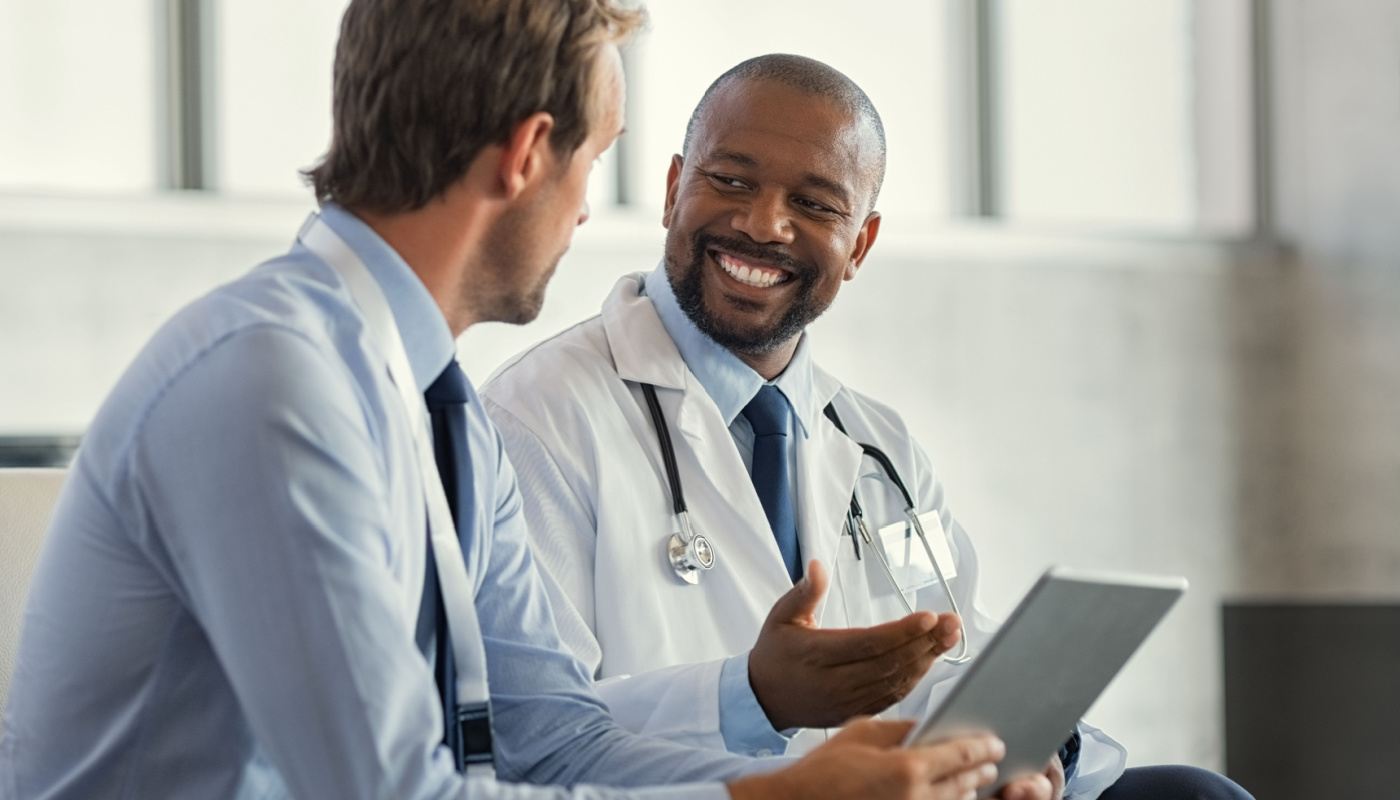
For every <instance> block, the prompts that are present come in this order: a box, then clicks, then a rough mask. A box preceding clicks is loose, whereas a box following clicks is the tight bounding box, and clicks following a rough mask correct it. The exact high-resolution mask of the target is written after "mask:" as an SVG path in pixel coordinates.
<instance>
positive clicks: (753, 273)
mask: <svg viewBox="0 0 1400 800" xmlns="http://www.w3.org/2000/svg"><path fill="white" fill-rule="evenodd" d="M719 265H720V266H721V267H723V268H724V271H725V272H726V273H727V274H728V275H729V276H730V277H731V278H733V279H734V280H736V281H738V282H740V283H742V284H744V285H746V286H757V287H759V288H766V287H769V286H772V285H773V284H775V283H777V282H778V281H779V280H780V279H781V278H782V277H783V275H782V273H780V272H768V271H765V270H761V269H758V268H757V267H754V268H752V269H750V268H749V266H748V265H746V264H736V263H735V262H734V260H733V259H731V258H730V257H729V256H726V255H724V254H722V253H721V254H719Z"/></svg>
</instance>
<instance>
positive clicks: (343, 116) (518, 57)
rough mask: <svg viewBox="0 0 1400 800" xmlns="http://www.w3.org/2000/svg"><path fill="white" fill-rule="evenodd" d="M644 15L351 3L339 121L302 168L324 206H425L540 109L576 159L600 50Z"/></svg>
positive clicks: (339, 75)
mask: <svg viewBox="0 0 1400 800" xmlns="http://www.w3.org/2000/svg"><path fill="white" fill-rule="evenodd" d="M642 18H643V17H642V12H641V11H634V10H629V9H625V8H621V7H619V6H618V5H617V4H616V3H615V2H614V0H353V2H351V4H350V7H349V8H348V9H347V10H346V12H345V17H344V19H343V20H342V21H341V25H340V42H339V43H338V44H337V45H336V53H335V101H334V109H333V112H334V113H333V117H334V126H333V133H332V136H331V146H330V149H329V150H328V151H327V152H326V155H325V156H324V157H323V158H322V159H321V161H320V162H319V163H318V164H317V165H316V166H315V167H313V168H311V169H309V170H307V171H306V172H305V173H304V174H305V176H306V177H307V179H308V180H309V182H310V183H311V184H312V186H313V187H314V188H315V190H316V198H317V199H318V200H320V201H321V202H323V203H324V202H328V201H334V202H336V203H340V204H341V205H344V206H346V207H348V208H352V209H363V210H365V211H371V212H375V213H380V214H392V213H396V212H400V211H411V210H414V209H418V208H422V207H423V206H424V205H426V204H427V203H428V202H429V201H430V200H432V199H433V198H435V197H437V196H438V195H440V194H441V193H442V192H443V191H445V190H446V189H447V188H448V187H449V186H451V185H452V184H453V183H455V182H457V181H458V180H460V179H461V177H462V176H463V175H465V174H466V172H467V168H468V167H470V166H471V163H472V161H473V160H474V159H475V158H476V157H477V155H478V154H480V152H481V151H482V149H484V148H485V147H487V146H488V145H491V144H499V143H502V142H505V141H507V140H508V139H509V138H510V135H511V132H512V131H513V130H514V128H515V126H516V125H518V124H519V123H520V122H521V121H523V120H524V119H525V118H526V117H529V116H530V115H531V114H534V113H536V112H540V111H545V112H548V113H549V114H551V115H553V117H554V128H553V131H552V132H551V134H550V145H551V146H552V147H553V149H554V151H555V152H556V153H558V154H559V155H561V156H566V157H567V156H570V155H571V154H572V153H573V152H574V151H575V150H577V149H578V147H579V145H581V144H583V141H584V139H586V138H588V133H589V126H590V125H591V124H592V123H593V122H594V120H592V119H591V117H592V113H591V107H592V105H593V101H594V94H595V86H594V83H595V72H596V65H597V54H598V52H599V48H600V47H602V46H603V45H605V44H608V43H618V42H620V41H622V40H623V39H624V38H626V37H627V36H628V35H629V34H631V33H632V32H633V31H634V30H635V29H636V28H637V27H638V26H639V25H640V24H641V22H642Z"/></svg>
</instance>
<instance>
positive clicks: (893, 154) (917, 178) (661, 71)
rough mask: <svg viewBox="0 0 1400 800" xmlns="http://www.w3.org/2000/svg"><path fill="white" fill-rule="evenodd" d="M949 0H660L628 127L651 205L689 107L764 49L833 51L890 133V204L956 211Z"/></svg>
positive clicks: (894, 209)
mask: <svg viewBox="0 0 1400 800" xmlns="http://www.w3.org/2000/svg"><path fill="white" fill-rule="evenodd" d="M943 8H944V3H943V2H932V3H930V2H927V1H926V0H865V2H861V3H852V2H849V0H764V2H761V3H756V2H752V0H706V1H705V2H693V1H692V0H651V2H648V3H647V9H648V11H649V12H650V14H651V25H650V30H649V32H647V33H646V34H644V36H643V37H642V38H641V39H640V40H639V41H638V42H637V43H636V44H635V45H634V51H633V53H632V55H631V59H632V61H631V63H632V64H633V70H632V71H631V73H629V76H628V77H629V80H630V81H631V83H632V87H631V95H630V96H631V100H630V103H631V108H630V109H629V111H628V114H629V128H630V134H629V135H630V136H631V137H632V141H633V144H632V147H634V148H635V151H636V152H635V158H634V159H633V161H632V164H633V165H634V169H635V170H636V172H637V176H636V179H635V183H634V184H633V185H634V186H635V191H636V192H637V194H638V197H639V200H640V203H641V204H642V205H643V207H660V205H661V203H662V199H663V194H664V189H665V181H666V169H667V166H668V165H669V164H670V159H671V155H672V154H673V153H677V152H680V148H681V140H682V139H683V138H684V135H685V126H686V122H687V121H688V120H689V118H690V112H691V111H692V110H693V109H694V107H695V104H696V103H697V102H698V101H699V100H700V95H701V94H703V93H704V91H705V88H706V87H708V86H709V85H710V83H711V82H712V81H713V80H714V79H715V78H717V77H719V75H720V73H722V72H724V71H725V70H727V69H729V68H730V67H732V66H734V65H735V64H737V63H739V62H740V61H743V60H744V59H746V58H749V57H752V56H756V55H762V54H764V53H796V54H798V55H804V56H809V57H811V58H815V59H818V60H820V61H824V62H826V63H828V64H830V65H832V66H833V67H835V68H837V69H839V70H841V71H842V72H844V73H846V74H847V75H849V76H850V77H851V79H852V80H854V81H855V82H856V83H858V84H859V85H860V86H861V88H862V89H864V90H865V92H866V93H867V94H869V95H870V98H871V100H873V101H874V103H875V107H876V108H877V109H879V111H880V116H881V118H882V119H883V121H884V124H885V133H886V138H887V139H888V143H889V164H888V173H887V175H886V178H885V187H884V190H883V191H882V192H881V194H880V208H881V209H882V210H883V211H885V212H886V213H887V214H893V215H897V216H901V217H902V216H906V215H910V216H913V215H918V216H921V217H932V216H939V217H941V216H945V215H946V214H947V213H948V209H949V200H950V196H951V195H950V191H949V188H948V186H949V181H948V159H947V150H948V137H947V123H946V119H947V112H946V105H947V103H946V97H947V86H946V69H945V61H944V59H945V55H944V54H945V49H944V47H943V43H944V37H945V35H946V34H945V31H946V22H945V19H944V12H943Z"/></svg>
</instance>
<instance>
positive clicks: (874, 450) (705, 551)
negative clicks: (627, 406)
mask: <svg viewBox="0 0 1400 800" xmlns="http://www.w3.org/2000/svg"><path fill="white" fill-rule="evenodd" d="M641 386H642V394H643V395H644V396H645V397H646V401H647V409H648V410H649V411H650V412H651V422H652V425H653V426H655V428H656V438H657V440H658V441H659V442H660V444H661V463H662V466H663V467H664V468H665V470H666V481H667V483H669V484H670V487H671V505H672V509H673V510H674V512H675V514H676V518H677V520H679V528H680V529H679V530H678V531H677V532H676V533H673V534H671V538H670V539H669V540H668V541H667V543H666V556H667V558H668V559H669V560H670V562H671V569H672V570H673V571H674V572H675V573H676V577H678V578H680V579H681V580H683V581H685V582H686V583H689V584H692V585H694V584H697V583H699V582H700V574H701V572H702V571H704V570H709V569H713V568H714V566H715V548H714V545H712V544H710V540H709V539H707V538H705V536H704V535H703V534H700V533H696V532H695V529H694V528H693V527H692V526H691V524H690V514H689V512H688V511H687V509H686V505H685V495H684V493H683V492H682V491H681V477H680V471H679V470H678V469H677V468H676V450H675V447H674V446H673V445H672V444H671V433H670V430H669V429H668V428H667V425H666V415H665V414H664V413H662V411H661V403H660V402H658V401H657V399H656V387H655V386H652V385H651V384H649V383H643V384H641ZM823 413H825V414H826V418H827V419H829V420H831V422H832V424H833V425H835V426H836V429H837V430H839V431H841V433H843V434H845V435H846V436H847V437H848V438H851V439H852V441H855V440H854V438H853V437H851V435H850V434H849V433H847V431H846V426H845V425H844V424H842V422H841V416H840V415H839V414H837V413H836V406H834V405H832V404H831V403H827V406H826V408H825V409H824V411H823ZM856 444H857V445H860V449H861V451H862V452H864V454H865V455H867V456H869V457H870V458H872V459H874V461H875V463H877V464H879V465H880V470H881V472H879V473H875V476H876V477H878V478H881V479H883V480H884V481H885V482H887V483H889V484H891V485H892V486H894V487H895V488H896V489H898V490H899V494H900V496H901V498H902V499H903V500H904V516H905V517H906V518H907V519H908V520H909V523H910V525H912V526H913V529H914V533H915V534H917V535H918V537H919V542H920V543H921V544H922V545H923V547H924V552H925V553H926V554H927V555H928V560H929V563H930V564H932V565H933V571H934V574H935V575H937V576H938V583H939V585H941V586H942V587H943V594H944V596H945V597H947V598H948V605H949V606H951V607H952V610H953V613H954V614H957V615H958V619H959V620H961V619H962V611H961V610H960V609H959V608H958V601H957V598H955V597H954V596H953V590H952V588H951V587H950V586H949V585H948V581H947V580H946V579H945V578H944V577H943V567H942V566H940V565H939V563H938V559H937V558H936V557H935V556H934V554H933V548H932V547H931V546H930V545H929V542H928V536H927V535H926V534H925V533H924V526H923V523H922V522H920V521H919V514H918V511H917V509H916V508H915V505H914V496H913V495H912V494H911V493H910V492H909V488H908V487H907V486H905V485H904V480H903V479H902V478H901V477H900V476H899V470H897V469H895V466H894V462H893V461H891V460H890V457H889V456H888V455H886V454H885V451H883V450H881V449H880V448H878V447H876V446H875V445H873V444H865V443H864V442H856ZM845 529H846V531H845V532H846V534H849V535H850V537H851V546H852V547H853V548H855V554H856V560H860V559H861V546H860V543H861V541H862V540H864V542H865V545H866V549H868V550H869V551H870V552H872V553H874V554H875V558H876V560H877V561H879V562H880V567H881V569H882V570H883V571H884V573H885V578H886V579H887V580H888V581H889V582H890V586H892V587H893V588H894V593H895V595H896V596H897V597H899V602H900V603H901V604H903V606H904V610H905V612H906V613H909V614H912V613H914V607H913V606H912V605H911V604H910V603H909V598H907V597H905V596H904V590H903V589H901V588H900V586H899V580H898V579H897V578H895V576H894V570H893V569H891V568H890V562H889V559H887V558H886V557H885V553H884V551H883V550H882V549H881V548H880V547H878V546H877V545H876V544H875V539H874V537H872V536H871V535H870V528H869V527H867V526H866V524H865V513H864V511H863V510H862V508H861V505H860V500H859V499H858V498H857V497H856V492H855V491H852V492H851V504H850V506H849V507H848V508H847V509H846V522H845ZM961 633H962V636H961V637H960V638H959V650H958V655H956V656H948V655H945V656H944V661H946V662H948V663H949V664H965V663H967V662H968V661H971V660H972V656H971V654H969V653H968V646H967V630H966V627H965V626H963V630H962V631H961Z"/></svg>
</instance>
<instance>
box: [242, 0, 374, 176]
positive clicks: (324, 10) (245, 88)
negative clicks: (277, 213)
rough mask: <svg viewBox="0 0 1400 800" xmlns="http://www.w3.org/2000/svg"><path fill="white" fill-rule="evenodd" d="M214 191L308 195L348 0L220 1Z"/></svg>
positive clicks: (325, 127)
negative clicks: (305, 178) (304, 177)
mask: <svg viewBox="0 0 1400 800" xmlns="http://www.w3.org/2000/svg"><path fill="white" fill-rule="evenodd" d="M218 5H219V19H218V28H217V30H218V46H217V56H216V57H217V59H218V64H219V70H218V86H219V89H218V97H219V107H218V123H217V124H218V130H219V134H218V140H217V142H216V144H215V147H216V148H217V150H218V153H219V175H218V177H217V181H218V184H219V187H220V188H222V189H224V190H226V191H228V192H231V193H240V194H263V195H267V194H273V195H277V194H281V195H287V194H303V195H304V194H307V193H308V192H309V191H310V190H309V189H307V188H306V187H305V185H304V184H303V183H302V181H301V178H300V177H299V175H298V170H301V169H304V168H306V167H309V166H311V165H312V164H313V163H314V162H315V161H316V159H317V158H319V157H320V156H321V155H322V154H323V153H324V152H325V151H326V147H327V145H329V144H330V135H331V63H332V60H333V59H334V56H335V42H336V38H337V37H338V36H339V33H340V17H341V15H342V14H343V13H344V11H345V7H346V6H347V5H348V2H347V0H297V2H286V0H237V2H223V3H219V4H218Z"/></svg>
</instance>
